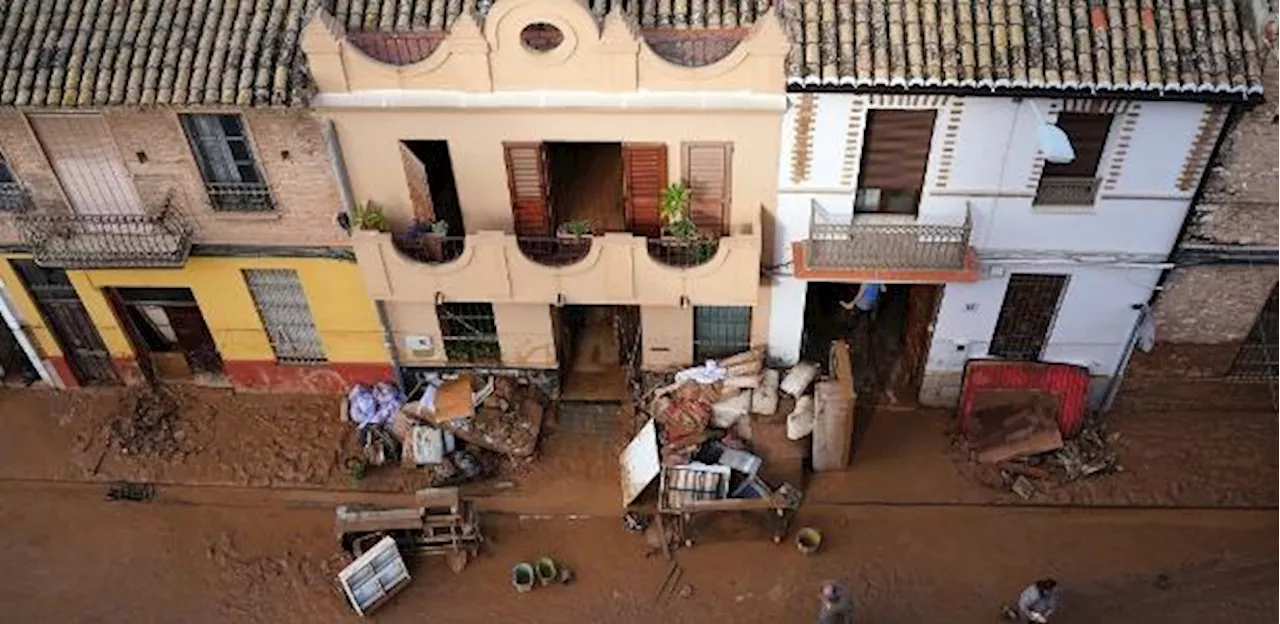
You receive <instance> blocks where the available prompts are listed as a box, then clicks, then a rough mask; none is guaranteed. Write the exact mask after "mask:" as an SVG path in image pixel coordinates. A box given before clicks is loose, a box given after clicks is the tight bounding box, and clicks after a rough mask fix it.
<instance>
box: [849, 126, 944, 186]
mask: <svg viewBox="0 0 1280 624" xmlns="http://www.w3.org/2000/svg"><path fill="white" fill-rule="evenodd" d="M935 115H936V112H935V111H932V110H886V109H876V110H872V111H870V112H869V113H868V114H867V126H866V127H867V129H866V134H865V136H864V137H863V139H862V171H861V174H860V176H859V181H858V187H859V188H878V189H891V190H899V191H907V190H919V189H922V188H924V172H925V169H927V168H928V167H929V143H930V141H931V140H932V139H933V120H934V116H935Z"/></svg>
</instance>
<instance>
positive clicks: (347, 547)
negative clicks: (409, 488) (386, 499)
mask: <svg viewBox="0 0 1280 624" xmlns="http://www.w3.org/2000/svg"><path fill="white" fill-rule="evenodd" d="M414 497H415V499H416V501H417V503H418V506H417V507H412V508H407V509H352V508H349V507H345V506H344V507H339V508H338V509H337V535H338V540H339V542H340V543H341V544H342V549H343V550H344V551H346V552H347V553H348V554H350V555H351V556H352V557H357V558H358V557H360V555H362V554H364V552H365V551H367V550H368V549H370V548H372V547H373V546H374V545H375V544H377V543H378V542H379V541H381V540H382V538H384V537H391V538H393V539H394V540H395V542H396V546H397V548H399V550H400V552H402V553H405V554H406V555H442V556H444V557H445V558H446V560H447V561H448V563H449V567H450V569H452V570H453V571H454V572H461V571H462V569H463V568H465V567H466V565H467V561H468V560H469V559H470V558H472V557H475V556H476V555H477V554H479V552H480V545H481V544H482V543H483V541H484V537H483V535H481V532H480V523H479V520H478V519H477V515H476V510H475V506H474V505H473V504H472V503H471V502H470V501H465V500H462V499H461V497H460V496H459V495H458V489H457V488H427V489H424V490H419V491H417V492H416V493H415V494H414Z"/></svg>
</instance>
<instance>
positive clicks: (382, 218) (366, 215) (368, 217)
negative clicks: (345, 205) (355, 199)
mask: <svg viewBox="0 0 1280 624" xmlns="http://www.w3.org/2000/svg"><path fill="white" fill-rule="evenodd" d="M352 216H353V217H355V219H354V220H355V225H356V228H358V229H361V230H369V231H373V232H390V231H391V222H390V221H389V220H388V219H387V215H386V213H385V212H384V211H383V210H382V206H380V205H378V204H377V203H374V201H373V200H369V201H368V202H366V203H365V205H363V206H356V209H355V213H354V214H353V215H352Z"/></svg>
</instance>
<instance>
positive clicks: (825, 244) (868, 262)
mask: <svg viewBox="0 0 1280 624" xmlns="http://www.w3.org/2000/svg"><path fill="white" fill-rule="evenodd" d="M972 229H973V221H972V217H971V215H970V213H969V207H968V206H967V205H966V206H965V213H964V222H963V223H962V224H959V225H948V224H937V223H894V222H877V221H873V220H869V219H864V218H859V217H858V216H856V215H854V214H844V215H832V214H830V213H828V212H827V211H825V210H823V209H822V206H820V205H819V204H818V202H816V201H815V202H813V203H812V213H811V216H810V225H809V240H808V241H807V243H806V251H807V253H806V255H807V258H806V261H807V263H808V264H809V266H812V267H817V268H829V269H963V268H964V266H965V255H966V254H967V253H968V248H969V234H970V232H971V231H972Z"/></svg>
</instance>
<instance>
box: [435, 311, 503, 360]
mask: <svg viewBox="0 0 1280 624" xmlns="http://www.w3.org/2000/svg"><path fill="white" fill-rule="evenodd" d="M436 316H437V317H438V318H439V321H440V334H441V338H442V339H443V342H444V354H445V357H446V358H448V359H449V361H450V362H460V363H471V364H490V363H497V362H500V361H502V348H501V346H499V344H498V325H497V322H496V321H495V320H494V317H493V305H491V304H488V303H441V304H438V305H437V306H436Z"/></svg>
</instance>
